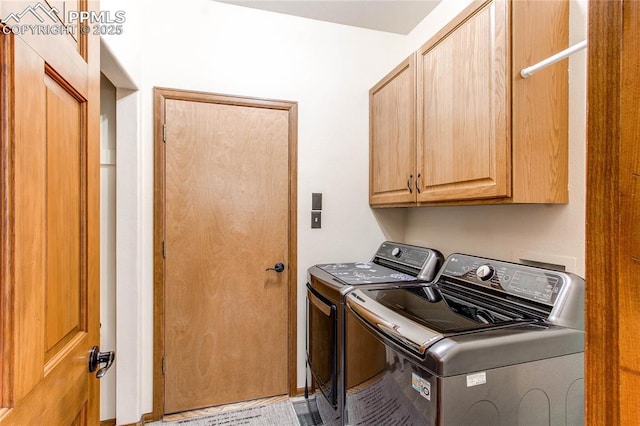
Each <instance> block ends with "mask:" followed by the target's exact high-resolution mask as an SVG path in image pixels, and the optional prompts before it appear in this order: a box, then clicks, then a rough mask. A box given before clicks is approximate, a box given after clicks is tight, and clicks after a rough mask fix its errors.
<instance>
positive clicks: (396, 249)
mask: <svg viewBox="0 0 640 426" xmlns="http://www.w3.org/2000/svg"><path fill="white" fill-rule="evenodd" d="M391 256H393V257H395V258H397V259H400V256H402V250H400V247H394V248H393V250H391Z"/></svg>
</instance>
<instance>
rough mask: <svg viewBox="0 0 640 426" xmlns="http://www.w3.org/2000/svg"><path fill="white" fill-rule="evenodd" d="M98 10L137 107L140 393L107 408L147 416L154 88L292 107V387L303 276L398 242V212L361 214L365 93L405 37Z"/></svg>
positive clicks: (205, 9)
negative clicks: (314, 200) (111, 30)
mask: <svg viewBox="0 0 640 426" xmlns="http://www.w3.org/2000/svg"><path fill="white" fill-rule="evenodd" d="M110 3H111V2H109V1H107V2H106V4H105V2H103V4H102V9H103V10H104V9H110V10H117V9H123V10H126V11H127V23H125V31H124V34H123V35H121V36H112V37H105V41H106V42H107V44H108V45H109V47H110V48H111V49H112V51H113V52H114V54H115V55H116V56H117V57H118V58H119V59H121V62H122V63H123V64H125V66H127V67H128V70H129V72H130V73H132V74H133V75H135V74H136V72H137V71H135V70H139V75H140V78H139V80H136V82H138V83H139V88H140V95H141V100H142V107H141V126H142V133H141V146H140V149H141V163H140V179H141V185H142V192H141V194H140V199H139V201H140V214H141V218H142V221H141V225H142V229H141V232H142V239H141V242H140V243H141V251H142V255H143V258H142V263H141V265H142V271H141V278H140V279H141V283H140V296H141V298H142V300H141V302H140V305H139V306H136V305H135V304H132V305H131V309H135V312H136V316H137V317H138V319H139V320H140V321H141V322H142V324H141V333H142V335H141V336H140V340H141V341H142V343H141V345H142V351H141V360H140V362H139V363H138V365H139V366H140V368H141V369H142V371H141V372H138V374H140V375H141V376H142V385H141V386H142V387H141V389H140V390H139V391H140V393H139V394H133V393H134V392H132V394H131V395H128V396H127V397H128V398H129V400H131V399H132V398H133V399H135V398H139V399H140V403H139V410H140V411H141V412H140V413H132V414H131V415H130V414H129V413H122V414H121V413H120V409H119V410H118V423H121V422H127V421H136V420H138V419H139V416H140V414H142V413H146V412H150V411H151V409H152V399H151V398H152V370H151V366H152V348H153V341H152V338H151V336H152V335H153V330H152V325H153V312H152V306H153V283H152V276H153V262H152V260H153V259H152V226H153V143H152V142H153V127H152V123H153V104H152V100H153V98H152V94H153V87H154V86H162V87H170V88H178V89H189V90H198V91H207V92H217V93H227V94H234V95H243V96H251V97H263V98H272V99H284V100H292V101H297V102H298V103H299V108H298V129H299V130H298V199H299V203H298V222H299V226H298V271H299V274H298V282H297V283H296V284H297V285H298V288H299V291H298V293H299V295H298V383H297V385H298V387H302V386H303V385H304V365H305V359H304V342H305V311H304V309H305V293H304V284H305V282H306V269H307V268H308V267H309V266H311V265H313V264H316V263H319V262H331V261H345V260H349V259H353V260H361V259H367V258H370V257H371V255H372V254H373V251H374V250H375V248H376V247H377V246H378V245H379V244H380V242H382V241H383V240H384V239H385V238H387V237H386V236H385V232H386V233H388V234H387V235H388V237H389V238H395V239H398V238H401V236H402V226H401V225H402V223H403V222H402V219H403V216H404V212H403V211H387V212H381V213H376V214H374V212H372V211H371V209H370V208H369V206H368V195H367V194H368V123H369V121H368V120H369V118H368V90H369V88H370V87H371V86H372V85H373V84H374V83H375V82H376V81H377V80H378V79H379V78H380V77H381V76H383V75H384V74H385V73H386V72H387V71H388V70H390V69H391V68H393V66H395V63H396V62H397V60H398V57H399V56H398V54H401V53H402V51H403V49H404V45H405V37H404V36H401V35H395V34H389V33H383V32H377V31H371V30H365V29H358V28H353V27H348V26H343V25H336V24H329V23H325V22H319V21H313V20H308V19H303V18H296V17H291V16H287V15H281V14H276V13H270V12H264V11H258V10H253V9H248V8H242V7H238V6H231V5H227V4H222V3H216V2H212V1H209V0H190V1H186V2H181V3H177V2H174V1H170V0H162V1H153V2H149V1H144V2H143V1H141V2H137V3H136V4H135V5H124V4H122V2H118V1H113V5H110ZM130 3H133V2H130ZM131 7H136V8H138V10H137V12H134V13H132V16H136V15H137V16H144V19H142V20H140V21H137V25H139V26H140V27H139V28H138V29H137V31H136V32H135V34H133V35H128V32H129V26H128V24H129V8H131ZM129 37H130V38H131V40H129ZM139 46H142V48H139ZM118 164H119V168H120V167H123V165H122V164H120V162H119V163H118ZM312 192H322V193H323V194H324V197H323V218H322V219H323V220H322V222H323V228H322V229H320V230H311V229H310V210H311V193H312ZM396 218H397V220H396ZM379 222H380V223H382V226H380V225H379V224H378V223H379ZM383 230H384V231H383ZM248 243H250V242H248ZM119 301H120V298H119ZM125 303H126V302H125ZM118 309H120V307H119V308H118ZM119 339H120V336H119ZM119 344H120V341H119ZM120 362H122V359H120ZM120 397H121V396H120V395H118V398H120ZM131 411H135V408H134V407H132V408H131Z"/></svg>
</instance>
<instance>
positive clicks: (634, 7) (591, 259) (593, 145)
mask: <svg viewBox="0 0 640 426" xmlns="http://www.w3.org/2000/svg"><path fill="white" fill-rule="evenodd" d="M639 20H640V4H639V3H638V2H636V1H629V0H616V1H606V2H590V3H589V38H588V45H589V47H588V72H589V85H588V93H587V96H588V103H589V109H588V116H587V138H588V144H587V164H588V168H587V212H586V216H587V223H586V282H587V287H586V296H585V303H586V312H587V316H586V321H585V325H586V341H585V354H586V358H585V361H586V364H585V379H586V423H587V424H589V425H617V424H625V425H626V424H637V422H638V418H639V416H640V409H639V408H638V407H639V406H640V405H639V404H638V401H640V391H639V389H640V361H639V360H640V350H639V349H638V348H639V347H640V338H639V334H638V323H639V322H640V315H639V313H638V312H640V311H639V309H640V303H639V299H638V292H637V276H638V273H639V272H640V267H639V261H638V255H639V254H640V253H639V252H638V230H637V221H638V218H640V197H639V195H638V189H639V188H638V176H639V172H640V161H639V158H640V125H639V123H640V90H639V89H638V67H639V66H640V58H639V56H638V51H639V50H640V32H639V31H638V25H637V23H638V21H639Z"/></svg>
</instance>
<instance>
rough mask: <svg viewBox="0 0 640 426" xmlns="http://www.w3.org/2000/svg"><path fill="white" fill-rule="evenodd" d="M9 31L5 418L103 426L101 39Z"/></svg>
mask: <svg viewBox="0 0 640 426" xmlns="http://www.w3.org/2000/svg"><path fill="white" fill-rule="evenodd" d="M28 5H29V3H28V2H3V3H2V4H0V10H1V11H2V12H3V15H2V16H6V14H5V12H7V13H8V11H9V9H13V8H16V7H17V8H18V10H12V11H14V12H19V11H20V10H22V9H23V8H24V7H26V6H28ZM79 5H80V6H81V7H82V9H81V10H98V9H99V8H98V4H97V2H92V1H89V2H84V1H83V2H81V4H80V3H79ZM87 8H89V9H87ZM27 19H30V18H27ZM0 37H1V38H2V42H1V43H0V45H1V46H2V51H1V52H0V53H1V61H2V71H3V72H2V74H1V75H0V78H1V79H2V80H3V82H2V87H3V88H4V89H6V90H7V92H4V93H3V95H2V96H3V100H2V110H1V111H0V112H1V114H2V115H1V116H0V119H1V121H2V126H1V127H2V129H3V130H2V131H3V136H5V137H3V138H2V140H1V141H0V143H1V144H2V149H1V151H2V153H3V159H2V161H3V174H2V175H1V177H0V178H1V179H2V182H1V184H0V187H1V188H2V191H3V197H2V198H3V200H4V201H3V203H2V214H1V217H2V226H3V228H5V229H7V233H6V234H5V233H3V235H2V248H3V254H2V256H3V259H2V274H1V276H2V283H1V287H2V292H1V293H0V301H1V306H2V315H1V316H0V320H1V321H2V328H1V329H0V332H1V333H2V336H1V337H2V352H0V364H1V365H2V373H3V374H2V388H1V389H2V394H1V399H2V407H3V408H2V409H0V424H2V425H23V424H42V423H43V422H45V423H48V424H79V425H86V424H97V423H98V416H99V393H98V392H99V387H98V380H97V379H96V378H95V377H94V376H93V374H90V373H89V371H88V368H87V366H88V354H89V351H90V349H91V347H92V346H93V345H98V344H99V286H100V283H99V268H100V267H99V230H100V225H99V209H98V197H99V194H100V189H99V102H98V100H99V90H100V86H99V84H100V83H99V82H100V73H99V55H100V51H99V46H100V40H99V38H98V37H96V36H93V35H80V36H78V39H77V40H75V41H70V40H69V38H68V37H67V36H60V37H56V36H51V35H42V34H40V35H37V34H26V35H24V36H20V37H14V36H13V35H6V34H2V35H0ZM7 195H8V197H7ZM5 197H6V198H5ZM3 232H4V231H3Z"/></svg>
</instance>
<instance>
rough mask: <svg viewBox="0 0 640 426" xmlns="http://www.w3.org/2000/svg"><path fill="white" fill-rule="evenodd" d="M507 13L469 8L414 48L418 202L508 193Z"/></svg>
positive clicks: (494, 7) (499, 6) (502, 8)
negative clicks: (416, 82) (416, 74)
mask: <svg viewBox="0 0 640 426" xmlns="http://www.w3.org/2000/svg"><path fill="white" fill-rule="evenodd" d="M507 10H508V9H507V4H506V2H505V1H502V0H495V1H490V2H475V3H473V4H472V5H471V6H469V8H468V9H467V10H465V11H464V12H463V13H461V14H460V15H459V16H458V17H456V18H455V19H454V21H452V22H451V23H450V24H449V26H447V27H445V28H444V29H443V30H442V31H441V32H440V33H438V34H437V35H436V36H434V37H433V38H432V39H431V40H430V41H429V42H427V43H426V44H425V45H424V46H423V47H422V48H420V49H419V50H418V101H417V102H418V119H417V122H418V138H417V140H418V172H419V173H420V174H421V175H422V185H421V190H422V191H421V193H420V194H418V201H445V200H457V199H474V198H497V197H505V196H508V195H510V188H511V187H510V181H509V173H510V170H511V158H510V155H509V154H510V137H509V132H508V119H509V108H508V105H509V97H508V95H509V92H508V89H509V83H508V63H509V62H508V61H509V51H508V46H509V44H508V39H509V37H508V36H509V33H508V22H507V17H508V13H507Z"/></svg>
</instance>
